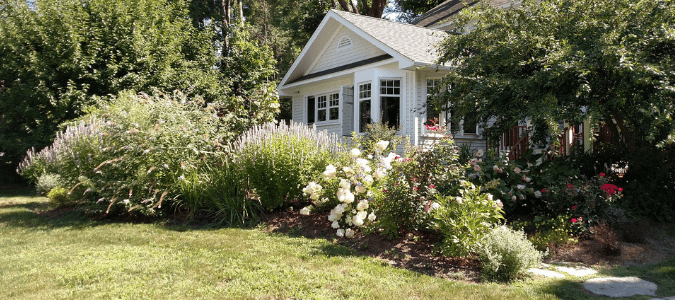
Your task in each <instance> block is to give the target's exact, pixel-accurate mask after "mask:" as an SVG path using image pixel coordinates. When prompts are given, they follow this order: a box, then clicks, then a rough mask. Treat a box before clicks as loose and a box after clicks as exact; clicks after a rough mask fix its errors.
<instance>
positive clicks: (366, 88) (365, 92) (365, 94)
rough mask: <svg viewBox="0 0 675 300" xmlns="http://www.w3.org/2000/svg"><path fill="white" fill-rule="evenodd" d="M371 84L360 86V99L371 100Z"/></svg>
mask: <svg viewBox="0 0 675 300" xmlns="http://www.w3.org/2000/svg"><path fill="white" fill-rule="evenodd" d="M370 89H371V85H370V83H366V84H362V85H359V99H364V98H370Z"/></svg>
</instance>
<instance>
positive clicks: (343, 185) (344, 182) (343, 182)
mask: <svg viewBox="0 0 675 300" xmlns="http://www.w3.org/2000/svg"><path fill="white" fill-rule="evenodd" d="M351 186H352V184H351V183H350V182H349V181H348V180H345V179H340V187H341V188H343V189H345V190H349V188H350V187H351Z"/></svg>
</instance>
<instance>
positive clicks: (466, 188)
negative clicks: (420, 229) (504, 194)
mask: <svg viewBox="0 0 675 300" xmlns="http://www.w3.org/2000/svg"><path fill="white" fill-rule="evenodd" d="M436 199H437V200H436V201H438V203H439V204H440V205H439V206H438V208H436V209H434V210H433V211H432V218H433V219H432V222H433V224H434V225H435V228H436V230H438V231H439V232H440V233H442V234H443V241H442V242H441V243H440V244H439V245H438V250H439V251H440V252H441V253H442V254H443V255H446V256H466V255H469V254H470V253H473V252H475V251H478V249H479V246H480V245H481V243H482V239H483V237H484V236H485V235H486V234H488V232H489V231H490V229H491V228H493V227H494V226H495V225H497V224H498V223H499V222H500V221H501V220H502V219H503V218H504V217H503V211H502V204H501V201H499V200H496V201H495V200H492V195H489V194H481V192H480V190H479V189H478V188H477V187H476V186H474V185H473V184H471V183H469V182H463V183H462V187H461V188H460V191H459V195H458V196H456V197H453V196H440V195H439V196H438V197H437V198H436Z"/></svg>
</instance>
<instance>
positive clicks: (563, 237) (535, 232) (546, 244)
mask: <svg viewBox="0 0 675 300" xmlns="http://www.w3.org/2000/svg"><path fill="white" fill-rule="evenodd" d="M570 219H571V217H569V215H559V216H557V217H554V218H542V217H540V216H535V217H534V218H533V220H523V219H521V220H518V221H516V222H514V223H513V224H511V225H512V227H513V229H514V230H519V231H524V232H526V233H528V240H530V242H532V244H533V245H534V247H535V248H536V249H537V250H539V251H548V250H550V246H551V245H554V246H561V245H565V244H567V243H569V242H574V241H575V240H576V239H575V238H573V237H572V235H573V233H574V231H573V229H572V223H571V222H570Z"/></svg>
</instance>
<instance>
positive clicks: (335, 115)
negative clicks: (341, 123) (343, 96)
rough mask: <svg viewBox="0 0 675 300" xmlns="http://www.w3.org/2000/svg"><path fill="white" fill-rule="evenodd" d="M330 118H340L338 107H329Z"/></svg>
mask: <svg viewBox="0 0 675 300" xmlns="http://www.w3.org/2000/svg"><path fill="white" fill-rule="evenodd" d="M329 117H330V119H331V120H337V119H339V118H340V108H338V107H331V108H330V116H329Z"/></svg>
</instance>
